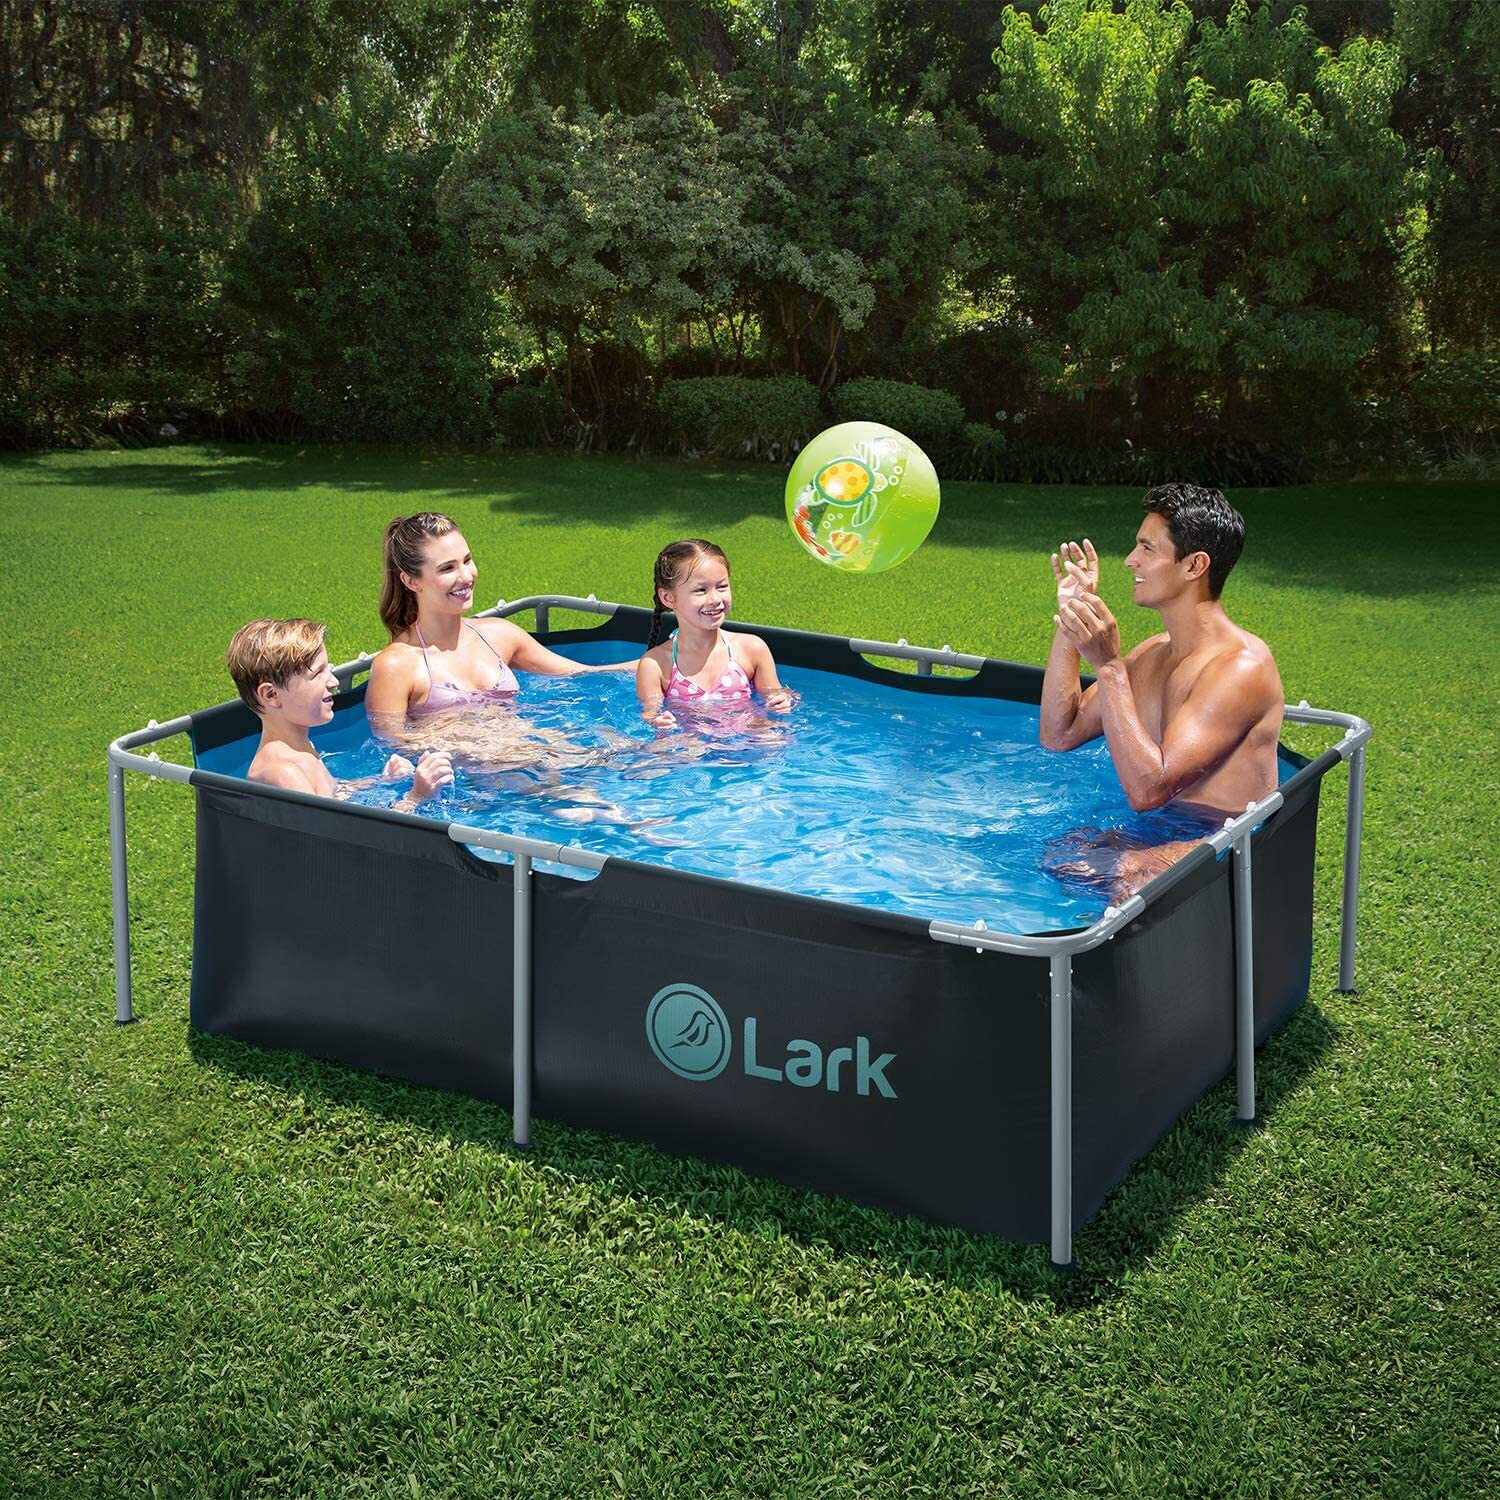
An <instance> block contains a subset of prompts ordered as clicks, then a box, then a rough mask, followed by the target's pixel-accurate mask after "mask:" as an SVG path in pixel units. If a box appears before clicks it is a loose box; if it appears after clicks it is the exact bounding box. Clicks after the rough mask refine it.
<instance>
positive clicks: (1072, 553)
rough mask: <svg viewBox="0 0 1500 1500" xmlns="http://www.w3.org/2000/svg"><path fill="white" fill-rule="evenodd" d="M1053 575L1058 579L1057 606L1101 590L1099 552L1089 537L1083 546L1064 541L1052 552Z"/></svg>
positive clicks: (1084, 540)
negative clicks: (1081, 595) (1095, 549)
mask: <svg viewBox="0 0 1500 1500" xmlns="http://www.w3.org/2000/svg"><path fill="white" fill-rule="evenodd" d="M1052 576H1053V577H1054V578H1055V579H1056V580H1057V607H1058V608H1059V609H1061V608H1062V606H1063V605H1064V604H1068V603H1070V602H1071V601H1072V600H1073V599H1075V598H1077V597H1078V595H1080V594H1097V593H1098V592H1099V554H1098V553H1097V552H1095V551H1094V544H1093V543H1092V542H1091V541H1090V540H1089V539H1088V538H1087V537H1084V539H1083V546H1081V547H1080V546H1079V545H1078V543H1077V542H1064V543H1063V544H1062V547H1061V548H1060V549H1059V550H1058V551H1057V552H1054V553H1053V554H1052Z"/></svg>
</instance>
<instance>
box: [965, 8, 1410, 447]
mask: <svg viewBox="0 0 1500 1500" xmlns="http://www.w3.org/2000/svg"><path fill="white" fill-rule="evenodd" d="M995 64H996V69H997V80H996V91H995V96H994V107H995V109H996V111H997V113H998V115H999V117H1000V119H1001V121H1002V123H1003V125H1004V126H1005V127H1006V128H1007V129H1008V130H1009V131H1010V132H1012V133H1013V135H1014V137H1015V138H1016V139H1017V141H1018V142H1019V146H1018V149H1016V150H1015V151H1014V152H1013V153H1011V154H1008V155H1006V156H1003V157H1001V158H999V159H998V160H997V161H996V163H995V172H996V179H997V185H998V189H999V191H1000V193H1001V194H1002V195H1003V199H1004V201H1005V202H1006V203H1007V204H1008V205H1009V208H1008V211H1007V213H1006V214H1005V215H1004V216H1003V217H1002V218H1000V219H999V220H998V221H997V223H996V229H995V240H994V245H995V249H994V252H993V255H992V257H991V259H990V261H989V265H988V271H989V274H990V276H991V278H993V279H994V280H996V281H1003V283H1004V285H1005V286H1006V287H1007V288H1008V290H1009V293H1010V295H1011V296H1012V298H1013V300H1014V305H1015V307H1016V310H1017V311H1018V312H1019V313H1020V314H1021V315H1022V316H1023V317H1025V318H1027V319H1029V320H1031V322H1032V324H1033V325H1034V327H1035V328H1036V329H1037V330H1038V332H1039V334H1040V335H1041V342H1042V347H1043V353H1042V354H1041V356H1040V357H1039V361H1038V363H1039V373H1041V374H1043V375H1044V376H1045V377H1046V378H1048V379H1049V380H1050V381H1051V382H1052V383H1053V384H1054V386H1055V388H1058V389H1062V390H1067V391H1069V392H1071V393H1073V394H1075V395H1079V396H1085V397H1087V396H1089V395H1090V393H1095V396H1094V398H1093V399H1098V397H1099V396H1100V395H1102V396H1104V397H1108V396H1110V395H1114V396H1118V397H1121V398H1123V399H1124V400H1125V401H1126V402H1127V403H1128V408H1129V412H1130V415H1131V418H1132V420H1133V421H1134V422H1135V423H1137V424H1138V425H1139V426H1140V427H1141V428H1142V429H1143V430H1144V431H1145V432H1146V433H1148V434H1149V435H1150V436H1151V437H1152V438H1153V439H1155V440H1159V439H1160V436H1161V435H1162V434H1166V433H1173V432H1181V431H1182V430H1183V428H1184V426H1185V425H1190V424H1191V422H1192V421H1193V419H1194V417H1195V415H1196V416H1197V417H1198V418H1200V419H1205V420H1207V421H1208V422H1211V423H1212V424H1214V425H1215V427H1216V428H1217V429H1218V430H1220V431H1224V430H1225V429H1226V428H1227V429H1229V430H1230V431H1231V432H1233V431H1234V430H1238V431H1239V432H1240V433H1241V434H1242V435H1244V434H1251V435H1253V434H1255V433H1256V432H1258V431H1261V430H1263V429H1264V425H1265V423H1266V422H1267V420H1268V417H1269V414H1270V413H1271V412H1272V411H1273V410H1289V409H1291V407H1292V404H1293V403H1300V404H1302V406H1303V410H1304V416H1305V419H1306V420H1313V419H1314V417H1313V414H1314V413H1317V412H1319V411H1321V412H1322V413H1324V414H1325V415H1327V414H1330V413H1331V412H1332V411H1333V410H1334V409H1335V408H1336V407H1337V405H1338V404H1339V403H1338V402H1337V400H1336V399H1333V400H1331V399H1330V398H1333V397H1335V396H1336V393H1337V392H1338V391H1340V390H1341V389H1342V388H1343V387H1344V386H1345V385H1346V384H1347V382H1348V381H1349V379H1350V377H1351V376H1352V374H1353V372H1354V371H1355V369H1356V367H1357V365H1358V364H1359V362H1360V360H1361V359H1363V358H1364V357H1365V356H1366V355H1368V354H1369V353H1370V351H1371V350H1372V348H1374V346H1375V345H1376V343H1377V340H1378V339H1379V338H1380V337H1381V334H1382V330H1383V329H1386V328H1388V327H1389V326H1390V319H1391V312H1392V309H1393V305H1394V302H1395V299H1396V295H1397V292H1398V285H1397V280H1396V249H1395V243H1394V231H1395V229H1396V228H1397V227H1398V226H1399V225H1400V223H1401V222H1402V220H1403V218H1404V216H1405V215H1406V214H1407V213H1408V212H1409V210H1410V208H1411V205H1412V192H1411V182H1410V178H1409V174H1408V171H1407V158H1406V153H1405V150H1404V148H1403V145H1402V143H1401V141H1400V140H1399V138H1398V137H1397V136H1396V135H1395V134H1394V132H1393V131H1392V130H1391V128H1390V123H1389V122H1390V117H1391V101H1392V98H1393V96H1394V94H1395V92H1396V89H1397V87H1398V86H1399V84H1400V77H1401V72H1400V62H1399V59H1398V58H1397V57H1396V55H1395V53H1394V52H1393V51H1392V50H1391V49H1390V48H1389V47H1388V46H1385V45H1383V44H1382V43H1380V42H1378V41H1375V40H1371V39H1367V38H1363V37H1355V38H1353V39H1351V40H1349V41H1348V42H1346V43H1345V44H1344V46H1343V47H1342V48H1341V49H1340V50H1339V51H1337V52H1333V51H1331V50H1329V49H1327V48H1325V47H1322V46H1320V45H1319V42H1318V39H1317V37H1316V36H1315V35H1314V33H1313V32H1312V31H1311V30H1310V29H1309V27H1308V26H1307V24H1306V22H1305V19H1304V17H1303V15H1302V14H1301V12H1300V11H1297V10H1293V11H1291V12H1289V13H1287V14H1285V15H1278V13H1277V12H1276V10H1274V9H1273V8H1271V7H1262V8H1260V9H1257V10H1252V9H1251V8H1250V7H1249V6H1248V5H1247V4H1246V3H1245V0H1236V3H1235V4H1233V5H1232V6H1231V7H1230V10H1229V12H1228V15H1227V17H1226V19H1225V21H1224V23H1223V25H1217V24H1215V23H1214V22H1212V21H1205V22H1204V23H1203V24H1202V26H1201V28H1200V31H1199V35H1198V36H1197V38H1196V40H1195V39H1194V36H1193V17H1192V15H1191V13H1190V12H1189V11H1188V10H1187V8H1186V7H1185V6H1182V5H1163V4H1162V3H1160V0H1126V3H1125V6H1124V8H1123V10H1116V9H1115V7H1114V6H1113V5H1111V4H1109V3H1108V0H1055V3H1054V4H1052V5H1050V6H1049V7H1047V9H1046V10H1045V11H1044V12H1042V14H1041V25H1040V26H1039V25H1038V24H1037V23H1036V22H1034V21H1033V20H1032V18H1031V17H1029V16H1026V15H1022V14H1019V13H1017V12H1015V11H1008V12H1007V14H1006V17H1005V27H1004V32H1003V37H1002V41H1001V45H1000V47H999V48H998V49H997V51H996V53H995ZM1309 401H1313V402H1314V403H1315V404H1313V405H1312V406H1311V407H1309V406H1308V403H1309ZM1099 404H1101V405H1103V406H1105V407H1108V406H1109V405H1110V402H1109V401H1108V400H1103V401H1100V403H1099ZM1195 408H1196V409H1195Z"/></svg>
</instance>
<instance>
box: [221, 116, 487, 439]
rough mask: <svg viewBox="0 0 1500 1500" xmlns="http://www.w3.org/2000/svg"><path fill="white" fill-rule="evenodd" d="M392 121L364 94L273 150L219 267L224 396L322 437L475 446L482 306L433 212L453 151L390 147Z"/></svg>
mask: <svg viewBox="0 0 1500 1500" xmlns="http://www.w3.org/2000/svg"><path fill="white" fill-rule="evenodd" d="M395 117H396V116H395V110H394V108H393V106H392V104H391V102H390V100H389V99H386V100H383V101H382V100H380V99H378V98H377V99H375V100H373V101H372V100H369V99H367V98H364V97H362V96H356V97H353V98H350V99H346V100H343V101H341V102H340V103H339V104H337V105H336V106H334V107H331V108H330V109H329V110H327V111H326V112H324V113H321V114H319V115H317V116H315V117H313V118H311V119H309V120H308V121H306V122H305V123H304V124H303V126H302V127H301V128H300V130H299V131H298V132H297V134H296V135H295V136H292V137H289V138H288V139H287V140H286V141H284V142H282V143H281V144H280V145H278V146H277V147H276V148H275V149H274V151H273V152H272V154H271V157H270V159H269V161H268V164H267V170H266V172H265V174H264V176H263V178H262V180H261V184H260V202H259V205H258V207H257V209H256V211H255V213H254V214H253V216H252V217H251V218H250V220H249V222H248V224H247V225H246V228H245V231H244V233H243V235H242V236H241V237H240V239H239V240H238V241H237V242H236V244H235V245H234V247H233V249H232V250H231V252H230V254H229V256H228V258H227V262H226V265H225V270H224V304H225V318H226V324H227V328H228V332H229V336H230V339H231V342H232V349H233V352H232V354H231V355H230V357H229V360H228V390H227V392H226V395H227V397H228V400H229V402H230V404H231V405H233V406H236V407H238V408H240V409H242V410H246V409H248V410H249V411H251V412H255V413H258V414H260V415H261V416H262V417H267V418H276V419H278V420H282V421H286V422H288V423H290V425H291V427H292V429H293V430H295V431H298V432H305V433H307V434H308V435H309V436H314V437H320V438H325V439H355V440H360V441H366V442H418V441H425V442H433V441H438V442H442V441H460V442H472V441H475V440H477V439H478V438H479V437H480V436H481V434H482V431H483V425H484V419H485V400H486V396H487V393H488V388H489V371H488V362H487V359H486V356H485V350H486V348H487V346H488V343H489V339H488V331H487V329H486V328H485V326H484V318H485V303H484V300H483V297H482V296H481V295H480V294H479V292H478V290H477V289H476V287H475V286H474V284H473V280H472V278H471V275H470V270H469V257H468V254H467V250H466V247H465V245H464V243H463V239H462V237H461V236H460V235H458V234H457V233H455V232H454V231H453V230H452V229H451V228H450V227H449V226H448V225H447V224H446V223H445V222H444V221H442V220H441V219H440V218H439V217H438V214H437V209H436V204H435V201H434V192H435V188H436V184H437V181H438V178H439V176H440V174H441V172H442V169H443V166H444V165H445V163H446V161H447V158H448V155H449V153H448V151H447V150H446V149H444V148H432V149H429V150H426V151H420V152H411V151H403V150H400V149H395V148H393V147H391V146H389V145H388V144H387V142H388V141H389V139H390V135H391V132H392V130H393V129H394V125H393V120H394V119H395Z"/></svg>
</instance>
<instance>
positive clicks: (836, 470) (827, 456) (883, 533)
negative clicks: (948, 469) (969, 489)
mask: <svg viewBox="0 0 1500 1500" xmlns="http://www.w3.org/2000/svg"><path fill="white" fill-rule="evenodd" d="M937 513H938V477H937V473H936V471H935V470H934V469H933V467H932V461H931V460H930V459H929V458H928V457H927V455H926V454H925V453H923V452H922V450H921V449H920V448H919V447H917V445H916V444H915V443H914V442H912V440H911V439H910V438H909V437H906V436H904V435H903V434H901V433H899V432H897V431H896V429H895V428H894V427H887V426H886V425H885V424H884V423H883V422H841V423H839V425H838V426H837V427H830V428H829V429H828V430H827V431H826V432H820V433H819V434H818V435H817V437H815V438H814V439H813V440H812V441H811V442H810V443H809V444H808V445H807V446H806V447H805V448H804V449H803V450H802V452H801V453H799V454H798V455H797V462H796V463H794V464H793V465H792V472H791V473H790V474H789V475H788V476H787V481H786V518H787V521H788V522H789V523H790V525H791V528H792V530H793V531H794V532H795V533H796V535H797V540H798V541H799V542H801V543H802V546H803V548H804V549H805V550H806V551H807V552H808V554H809V555H810V556H812V557H815V558H817V559H818V561H819V562H821V563H827V564H828V566H829V567H830V568H843V569H846V570H847V571H849V572H851V573H883V572H884V571H885V570H886V569H887V568H894V567H895V566H896V564H897V563H900V562H905V561H906V559H907V558H908V557H910V556H911V555H912V553H913V552H915V551H916V550H917V548H918V547H920V546H921V545H922V543H923V542H925V541H926V540H927V533H928V532H929V531H931V530H932V523H933V522H934V521H936V520H937Z"/></svg>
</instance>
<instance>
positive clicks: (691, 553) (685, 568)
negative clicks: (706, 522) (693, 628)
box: [646, 536, 729, 651]
mask: <svg viewBox="0 0 1500 1500" xmlns="http://www.w3.org/2000/svg"><path fill="white" fill-rule="evenodd" d="M700 557H717V558H718V559H719V561H720V562H721V563H723V564H724V571H725V572H726V573H727V572H728V571H729V559H728V558H727V557H725V556H724V551H723V548H721V547H716V546H715V545H714V544H713V543H712V542H705V541H704V540H703V539H702V538H701V537H695V536H690V537H686V538H684V539H683V540H682V541H680V542H671V543H669V544H668V545H667V546H665V547H663V548H662V549H661V551H660V552H658V553H657V554H656V567H655V569H654V570H653V572H652V574H651V634H650V635H648V636H647V637H646V650H648V651H649V650H650V649H651V648H652V647H653V646H654V645H655V644H656V638H657V636H658V635H659V634H660V633H661V617H662V603H661V591H662V590H663V589H675V588H676V587H677V585H678V583H679V582H680V581H681V580H682V579H683V578H684V577H686V575H687V574H688V572H690V571H691V569H692V566H693V564H694V563H695V562H697V561H698V559H699V558H700Z"/></svg>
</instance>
